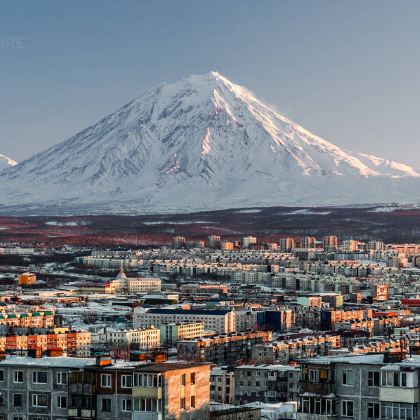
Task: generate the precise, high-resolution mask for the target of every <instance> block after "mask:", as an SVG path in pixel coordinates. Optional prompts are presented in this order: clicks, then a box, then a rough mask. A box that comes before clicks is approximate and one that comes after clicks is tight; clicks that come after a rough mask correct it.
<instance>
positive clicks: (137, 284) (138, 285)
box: [107, 270, 162, 293]
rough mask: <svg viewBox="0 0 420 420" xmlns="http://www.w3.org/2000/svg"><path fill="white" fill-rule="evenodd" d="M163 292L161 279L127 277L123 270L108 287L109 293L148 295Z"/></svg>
mask: <svg viewBox="0 0 420 420" xmlns="http://www.w3.org/2000/svg"><path fill="white" fill-rule="evenodd" d="M161 290H162V281H161V280H160V279H158V278H155V277H127V276H126V274H125V273H124V271H123V270H121V271H120V272H119V274H118V276H117V278H116V279H115V280H113V281H111V282H110V283H109V285H108V287H107V291H108V292H109V293H122V292H128V293H148V292H160V291H161Z"/></svg>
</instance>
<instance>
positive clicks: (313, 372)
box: [309, 369, 319, 382]
mask: <svg viewBox="0 0 420 420" xmlns="http://www.w3.org/2000/svg"><path fill="white" fill-rule="evenodd" d="M309 381H310V382H319V370H318V369H309Z"/></svg>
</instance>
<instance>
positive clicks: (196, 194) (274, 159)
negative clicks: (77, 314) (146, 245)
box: [0, 72, 420, 213]
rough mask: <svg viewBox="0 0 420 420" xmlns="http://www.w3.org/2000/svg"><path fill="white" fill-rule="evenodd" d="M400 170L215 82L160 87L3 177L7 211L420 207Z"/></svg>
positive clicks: (414, 182) (214, 78)
mask: <svg viewBox="0 0 420 420" xmlns="http://www.w3.org/2000/svg"><path fill="white" fill-rule="evenodd" d="M419 186H420V174H419V172H417V171H416V170H414V169H413V168H410V167H408V166H406V165H403V164H399V163H395V162H391V161H387V160H385V159H381V158H376V157H374V156H370V155H362V154H356V153H351V152H347V151H344V150H342V149H340V148H338V147H337V146H335V145H333V144H331V143H329V142H327V141H325V140H323V139H321V138H320V137H317V136H315V135H313V134H311V133H310V132H308V131H306V130H305V129H304V128H302V127H300V126H299V125H297V124H295V123H293V122H292V121H290V120H288V119H287V118H285V117H283V116H282V115H280V114H278V113H276V112H275V111H273V110H272V109H270V108H269V107H267V106H266V105H264V104H263V103H262V102H260V101H259V100H258V99H256V98H255V97H254V96H253V95H252V94H251V93H250V92H249V91H248V90H246V89H245V88H243V87H240V86H237V85H235V84H233V83H231V82H230V81H229V80H227V79H226V78H225V77H223V76H222V75H220V74H219V73H216V72H211V73H208V74H205V75H193V76H190V77H188V78H185V79H182V80H181V81H179V82H176V83H172V84H162V85H160V86H158V87H157V88H155V89H153V90H151V91H149V92H148V93H146V94H144V95H143V96H141V97H140V98H138V99H135V100H133V101H132V102H130V103H129V104H127V105H125V106H124V107H122V108H121V109H119V110H118V111H116V112H115V113H113V114H110V115H108V116H107V117H105V118H103V119H102V120H101V121H99V122H98V123H96V124H94V125H92V126H91V127H88V128H87V129H85V130H83V131H81V132H80V133H78V134H76V135H75V136H74V137H72V138H70V139H68V140H66V141H64V142H62V143H60V144H58V145H57V146H54V147H52V148H50V149H48V150H46V151H44V152H42V153H39V154H38V155H36V156H34V157H32V158H30V159H28V160H26V161H24V162H22V163H20V164H18V165H16V166H14V167H12V168H9V169H8V170H6V171H5V172H3V173H2V174H1V175H0V205H2V206H3V210H4V211H8V210H9V209H10V208H13V207H14V206H20V205H22V204H25V207H24V208H25V209H26V210H28V211H30V212H35V213H40V212H46V211H48V212H55V213H66V212H73V213H75V212H76V213H104V212H111V213H119V212H123V213H145V212H168V211H193V210H203V209H207V210H210V209H221V208H231V207H247V206H269V205H326V204H329V205H337V204H338V205H340V204H360V203H386V202H391V201H412V200H416V199H419V198H420V189H419Z"/></svg>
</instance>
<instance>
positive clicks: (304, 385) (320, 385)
mask: <svg viewBox="0 0 420 420" xmlns="http://www.w3.org/2000/svg"><path fill="white" fill-rule="evenodd" d="M300 392H301V394H303V393H305V392H309V393H311V394H316V395H328V394H332V393H334V385H333V384H332V383H329V382H307V381H300Z"/></svg>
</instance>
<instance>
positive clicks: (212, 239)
mask: <svg viewBox="0 0 420 420" xmlns="http://www.w3.org/2000/svg"><path fill="white" fill-rule="evenodd" d="M207 246H208V247H209V248H213V249H214V248H219V247H220V236H217V235H210V236H208V237H207Z"/></svg>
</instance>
